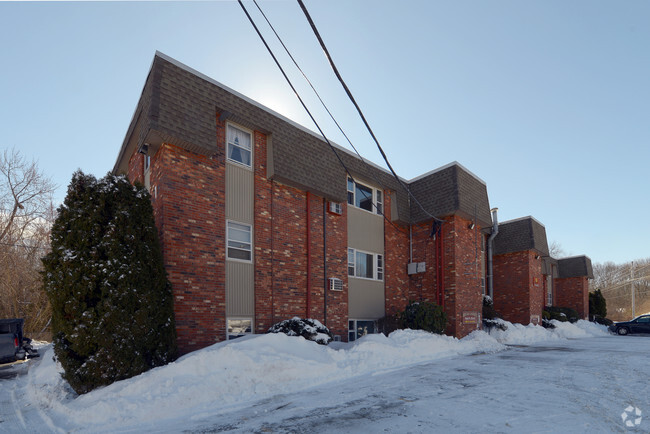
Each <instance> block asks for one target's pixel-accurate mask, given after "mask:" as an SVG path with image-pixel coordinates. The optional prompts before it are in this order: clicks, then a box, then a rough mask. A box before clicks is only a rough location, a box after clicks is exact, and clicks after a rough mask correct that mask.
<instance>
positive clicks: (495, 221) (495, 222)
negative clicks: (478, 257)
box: [487, 208, 499, 302]
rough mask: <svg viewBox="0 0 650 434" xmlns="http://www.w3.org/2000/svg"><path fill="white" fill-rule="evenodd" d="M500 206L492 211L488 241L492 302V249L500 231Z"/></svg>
mask: <svg viewBox="0 0 650 434" xmlns="http://www.w3.org/2000/svg"><path fill="white" fill-rule="evenodd" d="M498 210H499V208H492V209H491V210H490V212H491V213H492V233H491V234H490V237H489V238H488V243H487V251H488V260H487V266H488V295H489V296H490V298H491V299H492V302H494V273H493V271H492V251H493V250H494V248H493V246H492V244H493V241H494V238H495V237H496V236H497V234H498V233H499V220H498V219H497V211H498Z"/></svg>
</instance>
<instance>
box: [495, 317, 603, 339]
mask: <svg viewBox="0 0 650 434" xmlns="http://www.w3.org/2000/svg"><path fill="white" fill-rule="evenodd" d="M497 321H498V322H500V323H501V324H503V325H505V326H506V327H507V329H506V330H499V329H496V328H495V329H492V330H490V336H492V337H493V338H494V339H496V340H497V341H498V342H501V343H502V344H506V345H529V344H534V343H538V342H544V341H550V340H557V339H578V338H588V337H596V336H604V335H607V334H608V333H607V327H605V326H602V325H599V324H596V323H592V322H589V321H584V320H579V321H578V322H576V323H575V324H572V323H570V322H561V321H557V320H551V322H552V323H553V325H555V328H554V329H546V328H544V327H542V326H536V325H532V324H529V325H527V326H524V325H522V324H513V323H511V322H508V321H504V320H497Z"/></svg>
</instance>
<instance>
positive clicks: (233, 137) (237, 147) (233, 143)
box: [226, 124, 252, 167]
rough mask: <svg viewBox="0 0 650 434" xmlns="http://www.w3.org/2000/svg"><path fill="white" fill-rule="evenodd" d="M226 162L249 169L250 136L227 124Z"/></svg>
mask: <svg viewBox="0 0 650 434" xmlns="http://www.w3.org/2000/svg"><path fill="white" fill-rule="evenodd" d="M226 141H227V142H228V145H227V147H228V149H227V152H228V160H229V161H232V162H235V163H238V164H241V165H244V166H246V167H251V142H252V140H251V134H250V133H249V132H247V131H244V130H242V129H239V128H237V127H235V126H233V125H230V124H228V127H227V128H226Z"/></svg>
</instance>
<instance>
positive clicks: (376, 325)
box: [348, 318, 379, 342]
mask: <svg viewBox="0 0 650 434" xmlns="http://www.w3.org/2000/svg"><path fill="white" fill-rule="evenodd" d="M350 321H354V329H353V330H350ZM359 321H368V322H373V323H374V324H375V332H374V333H368V334H371V335H376V334H378V333H379V331H378V329H377V328H378V324H377V320H376V319H370V318H368V319H364V318H348V342H350V332H352V331H354V341H357V340H359V336H357V330H358V325H357V323H358V322H359ZM364 336H366V335H364ZM362 337H363V336H362Z"/></svg>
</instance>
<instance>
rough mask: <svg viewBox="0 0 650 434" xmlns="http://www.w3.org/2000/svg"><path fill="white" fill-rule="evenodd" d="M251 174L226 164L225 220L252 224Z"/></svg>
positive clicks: (248, 171) (252, 180)
mask: <svg viewBox="0 0 650 434" xmlns="http://www.w3.org/2000/svg"><path fill="white" fill-rule="evenodd" d="M253 194H254V179H253V172H252V171H251V170H248V169H246V168H244V167H239V166H236V165H234V164H226V218H227V219H230V220H235V221H238V222H241V223H248V224H253V197H254V196H253Z"/></svg>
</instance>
